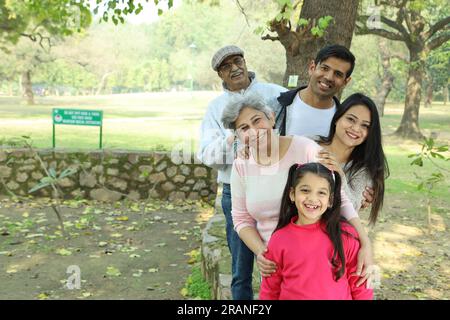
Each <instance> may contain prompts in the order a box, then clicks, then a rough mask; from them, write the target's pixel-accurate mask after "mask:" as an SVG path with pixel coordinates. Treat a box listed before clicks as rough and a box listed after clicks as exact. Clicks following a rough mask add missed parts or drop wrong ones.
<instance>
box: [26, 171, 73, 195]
mask: <svg viewBox="0 0 450 320" xmlns="http://www.w3.org/2000/svg"><path fill="white" fill-rule="evenodd" d="M76 172H77V169H74V168H67V169H65V170H64V171H63V172H61V173H60V175H59V176H57V174H56V171H55V169H54V168H50V169H49V170H48V174H49V176H47V177H43V178H42V179H41V180H39V183H38V184H36V185H35V186H34V187H32V188H31V189H30V190H29V191H28V192H29V193H33V192H36V191H37V190H40V189H42V188H45V187H48V186H50V185H55V184H56V183H57V182H58V181H59V180H61V179H63V178H66V177H68V176H71V175H73V174H75V173H76Z"/></svg>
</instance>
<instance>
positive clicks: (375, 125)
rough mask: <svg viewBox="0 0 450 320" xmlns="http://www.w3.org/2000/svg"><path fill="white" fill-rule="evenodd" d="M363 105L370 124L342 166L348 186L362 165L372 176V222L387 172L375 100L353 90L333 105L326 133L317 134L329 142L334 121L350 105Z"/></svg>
mask: <svg viewBox="0 0 450 320" xmlns="http://www.w3.org/2000/svg"><path fill="white" fill-rule="evenodd" d="M355 105H364V106H366V107H367V109H369V111H370V119H371V120H370V126H369V130H368V133H367V138H366V140H365V141H364V142H363V143H361V144H360V145H358V146H356V147H355V148H354V149H353V151H352V153H351V154H350V157H349V159H348V162H350V161H351V165H350V167H349V168H347V169H346V171H347V172H346V174H347V173H348V176H349V178H348V183H349V184H350V186H351V183H352V178H353V177H354V176H355V174H357V173H358V172H359V171H360V170H362V169H366V170H367V172H368V174H369V176H370V178H371V179H372V184H373V186H372V188H373V190H374V202H373V203H372V208H371V210H370V217H369V221H370V224H375V222H376V221H377V217H378V213H379V211H380V210H381V208H382V207H383V200H384V189H385V188H384V180H385V179H386V178H387V177H388V176H389V166H388V163H387V160H386V157H385V155H384V151H383V145H382V142H381V125H380V118H379V116H378V110H377V107H376V105H375V103H374V102H373V101H372V99H370V98H369V97H367V96H365V95H363V94H362V93H354V94H352V95H351V96H349V97H348V98H347V99H345V100H344V101H343V102H342V104H341V105H340V106H339V108H337V110H336V113H335V114H334V116H333V119H332V120H331V124H330V131H329V133H328V137H320V143H323V144H325V145H329V144H331V142H332V140H333V137H334V135H335V133H336V122H337V121H338V120H339V119H340V118H341V117H342V116H343V115H344V114H345V113H346V112H347V111H348V110H349V109H350V108H351V107H353V106H355Z"/></svg>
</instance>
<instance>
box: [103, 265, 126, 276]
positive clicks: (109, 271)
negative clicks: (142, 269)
mask: <svg viewBox="0 0 450 320" xmlns="http://www.w3.org/2000/svg"><path fill="white" fill-rule="evenodd" d="M106 275H107V276H110V277H120V276H121V275H122V273H120V270H119V269H117V268H116V267H113V266H109V267H107V268H106Z"/></svg>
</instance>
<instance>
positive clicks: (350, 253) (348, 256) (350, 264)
mask: <svg viewBox="0 0 450 320" xmlns="http://www.w3.org/2000/svg"><path fill="white" fill-rule="evenodd" d="M343 230H346V231H347V232H349V233H351V234H352V235H353V237H352V236H349V235H346V234H343V236H342V238H343V242H344V246H345V260H346V263H345V268H346V273H345V274H346V275H347V279H348V284H349V286H350V291H351V293H352V298H353V300H373V289H367V288H366V285H367V282H364V283H363V284H361V285H360V286H359V287H357V286H356V283H357V282H358V280H359V278H360V277H358V276H352V275H351V274H352V273H354V272H356V265H357V262H358V252H359V248H360V244H359V241H358V239H357V238H354V237H357V235H358V233H357V232H356V230H354V229H353V228H343Z"/></svg>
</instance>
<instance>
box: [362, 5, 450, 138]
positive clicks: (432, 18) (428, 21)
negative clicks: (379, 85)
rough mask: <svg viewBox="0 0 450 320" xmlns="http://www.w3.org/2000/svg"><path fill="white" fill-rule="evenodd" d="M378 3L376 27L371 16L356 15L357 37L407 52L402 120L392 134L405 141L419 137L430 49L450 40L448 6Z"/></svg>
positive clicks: (420, 135)
mask: <svg viewBox="0 0 450 320" xmlns="http://www.w3.org/2000/svg"><path fill="white" fill-rule="evenodd" d="M378 4H379V5H381V7H379V8H381V9H383V10H382V12H380V16H379V25H377V24H368V23H367V21H368V20H369V19H370V18H371V17H370V16H367V15H359V17H358V23H357V27H356V34H374V35H378V36H381V37H384V38H387V39H390V40H394V41H401V42H403V43H405V45H406V47H407V48H408V51H409V70H408V82H407V92H406V98H405V109H404V113H403V117H402V120H401V123H400V126H399V127H398V129H397V131H396V132H395V133H396V134H397V135H399V136H401V137H404V138H410V139H417V138H421V137H422V134H421V132H420V129H419V108H420V101H421V96H422V81H423V77H424V73H425V61H426V57H427V56H428V55H429V54H430V53H431V52H432V51H433V50H435V49H437V48H439V47H440V46H441V45H442V44H443V43H445V42H446V41H448V40H449V39H450V16H449V9H448V8H449V7H448V3H446V1H441V0H390V1H379V2H378ZM380 11H381V10H380Z"/></svg>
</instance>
